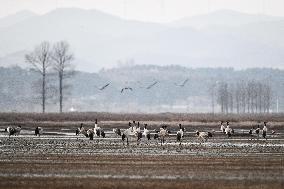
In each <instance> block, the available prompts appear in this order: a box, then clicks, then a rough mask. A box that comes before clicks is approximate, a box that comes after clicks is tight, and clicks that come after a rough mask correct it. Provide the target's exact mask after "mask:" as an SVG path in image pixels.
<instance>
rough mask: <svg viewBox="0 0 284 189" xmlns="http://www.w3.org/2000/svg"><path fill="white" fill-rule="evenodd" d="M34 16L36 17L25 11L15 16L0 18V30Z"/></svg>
mask: <svg viewBox="0 0 284 189" xmlns="http://www.w3.org/2000/svg"><path fill="white" fill-rule="evenodd" d="M34 16H36V14H35V13H33V12H31V11H27V10H24V11H20V12H17V13H16V14H12V15H8V16H5V17H3V18H0V29H1V28H5V27H8V26H12V25H14V24H17V23H19V22H22V21H24V20H26V19H28V18H31V17H34Z"/></svg>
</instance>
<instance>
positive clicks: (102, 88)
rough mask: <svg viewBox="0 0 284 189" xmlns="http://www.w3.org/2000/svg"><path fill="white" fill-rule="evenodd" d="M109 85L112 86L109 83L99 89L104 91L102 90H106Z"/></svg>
mask: <svg viewBox="0 0 284 189" xmlns="http://www.w3.org/2000/svg"><path fill="white" fill-rule="evenodd" d="M109 85H110V83H108V84H106V85H104V86H102V87H101V88H99V89H100V90H101V91H102V90H104V89H105V88H107V87H108V86H109Z"/></svg>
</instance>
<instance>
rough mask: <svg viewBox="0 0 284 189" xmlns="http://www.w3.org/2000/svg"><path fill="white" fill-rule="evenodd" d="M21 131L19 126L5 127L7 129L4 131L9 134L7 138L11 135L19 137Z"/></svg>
mask: <svg viewBox="0 0 284 189" xmlns="http://www.w3.org/2000/svg"><path fill="white" fill-rule="evenodd" d="M21 130H22V126H21V125H19V126H17V127H7V129H5V131H7V132H8V134H9V138H10V136H11V135H15V136H16V135H19V134H20V132H21Z"/></svg>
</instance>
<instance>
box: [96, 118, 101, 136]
mask: <svg viewBox="0 0 284 189" xmlns="http://www.w3.org/2000/svg"><path fill="white" fill-rule="evenodd" d="M101 131H102V129H101V128H100V127H98V120H97V119H96V120H95V128H94V133H95V134H96V135H97V136H98V137H100V136H101Z"/></svg>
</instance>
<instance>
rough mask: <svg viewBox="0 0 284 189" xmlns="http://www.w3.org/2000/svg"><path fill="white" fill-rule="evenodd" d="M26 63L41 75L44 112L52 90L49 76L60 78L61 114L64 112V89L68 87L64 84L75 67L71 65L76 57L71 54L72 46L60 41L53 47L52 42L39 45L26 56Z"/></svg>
mask: <svg viewBox="0 0 284 189" xmlns="http://www.w3.org/2000/svg"><path fill="white" fill-rule="evenodd" d="M25 59H26V62H27V63H29V64H30V65H31V66H32V67H33V69H34V70H35V71H36V72H38V73H39V75H40V77H41V78H40V90H39V91H40V92H39V93H40V99H41V106H42V112H43V113H44V112H45V111H46V101H47V98H48V97H52V95H50V96H48V91H50V90H49V89H52V87H50V85H48V83H47V82H48V79H47V76H48V74H57V76H58V77H57V78H58V94H59V97H58V99H59V112H60V113H62V111H63V97H64V92H63V89H65V88H67V86H68V85H65V84H64V80H65V79H66V78H69V77H70V76H72V75H73V73H74V72H73V69H72V68H73V66H72V64H71V62H72V60H73V59H74V55H73V53H72V52H70V46H69V44H68V43H67V42H66V41H59V42H57V43H55V44H54V45H53V46H52V47H51V44H50V42H47V41H44V42H42V43H41V44H39V45H37V46H36V47H35V49H34V50H33V51H32V52H30V53H29V54H26V56H25Z"/></svg>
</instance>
